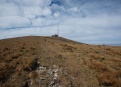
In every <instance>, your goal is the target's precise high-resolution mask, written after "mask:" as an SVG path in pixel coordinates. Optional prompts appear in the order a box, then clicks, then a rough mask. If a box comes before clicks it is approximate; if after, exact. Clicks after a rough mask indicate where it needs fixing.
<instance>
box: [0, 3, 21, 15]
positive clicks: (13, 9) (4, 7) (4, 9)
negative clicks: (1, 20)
mask: <svg viewBox="0 0 121 87" xmlns="http://www.w3.org/2000/svg"><path fill="white" fill-rule="evenodd" d="M19 13H20V10H19V8H18V7H17V6H16V5H15V4H13V3H2V4H0V16H2V17H3V16H16V15H19Z"/></svg>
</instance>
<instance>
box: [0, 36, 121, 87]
mask: <svg viewBox="0 0 121 87" xmlns="http://www.w3.org/2000/svg"><path fill="white" fill-rule="evenodd" d="M0 58H1V59H0V87H22V86H23V83H24V82H25V81H26V80H27V79H28V78H30V77H31V78H37V77H38V75H37V74H36V72H35V70H36V64H37V61H39V62H40V65H42V66H45V67H47V68H50V67H51V66H53V65H57V66H58V67H59V68H60V69H61V70H60V72H59V80H58V81H59V83H60V84H61V85H62V86H63V87H121V47H120V46H119V47H117V46H101V45H88V44H82V43H78V42H74V41H71V40H67V39H65V38H61V37H37V36H29V37H20V38H13V39H5V40H0ZM42 75H43V76H44V74H42ZM42 75H41V76H42ZM43 76H42V77H43ZM49 81H50V79H49V78H48V79H47V80H44V81H43V82H42V87H46V85H48V84H49ZM35 87H37V85H36V86H35Z"/></svg>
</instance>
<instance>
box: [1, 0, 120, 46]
mask: <svg viewBox="0 0 121 87" xmlns="http://www.w3.org/2000/svg"><path fill="white" fill-rule="evenodd" d="M58 24H59V29H60V33H59V35H60V36H61V37H65V38H69V39H72V40H75V41H79V42H83V43H89V44H120V43H121V0H0V39H5V38H12V37H19V36H28V35H35V36H36V35H37V36H51V35H52V34H56V32H57V28H58Z"/></svg>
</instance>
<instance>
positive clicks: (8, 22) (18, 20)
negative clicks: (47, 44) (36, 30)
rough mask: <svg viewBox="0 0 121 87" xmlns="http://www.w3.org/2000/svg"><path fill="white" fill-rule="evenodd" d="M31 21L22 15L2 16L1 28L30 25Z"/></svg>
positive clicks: (0, 19)
mask: <svg viewBox="0 0 121 87" xmlns="http://www.w3.org/2000/svg"><path fill="white" fill-rule="evenodd" d="M29 25H30V21H29V20H28V19H27V18H24V17H20V16H7V17H0V28H1V29H2V28H16V27H18V28H19V27H25V26H29Z"/></svg>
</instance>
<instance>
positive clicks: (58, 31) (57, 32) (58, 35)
mask: <svg viewBox="0 0 121 87" xmlns="http://www.w3.org/2000/svg"><path fill="white" fill-rule="evenodd" d="M57 35H58V36H59V23H58V29H57Z"/></svg>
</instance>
